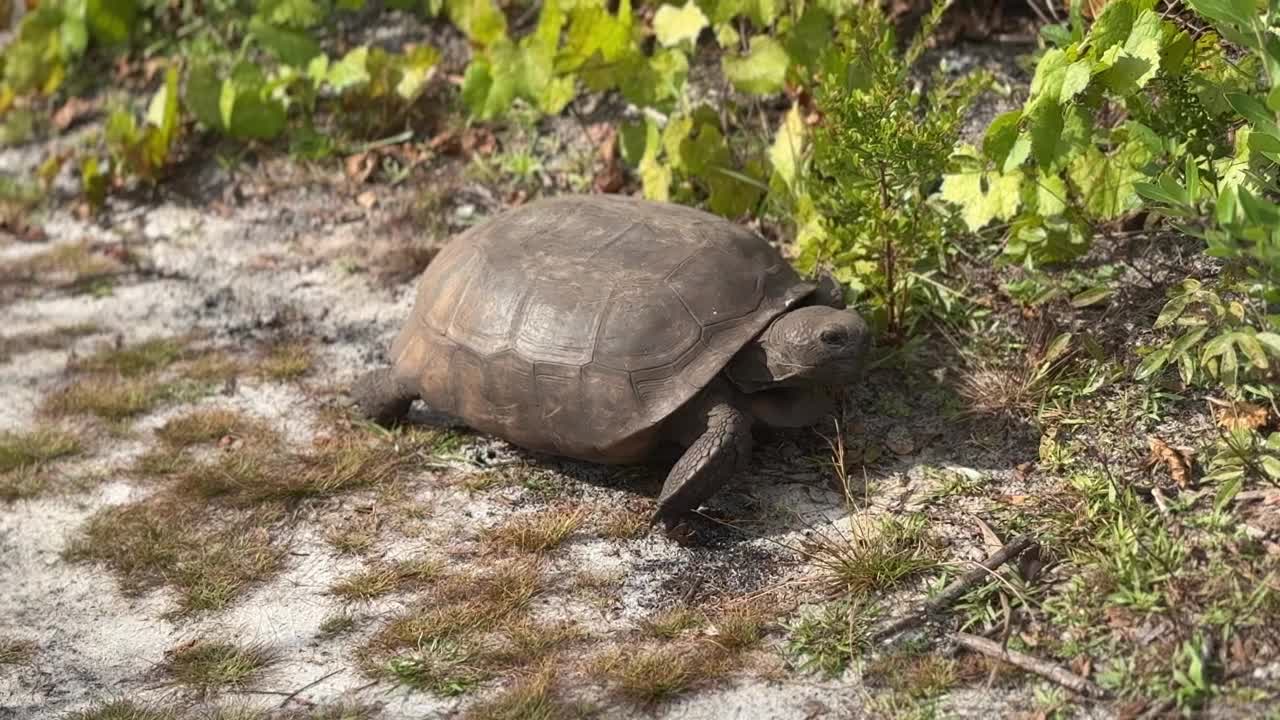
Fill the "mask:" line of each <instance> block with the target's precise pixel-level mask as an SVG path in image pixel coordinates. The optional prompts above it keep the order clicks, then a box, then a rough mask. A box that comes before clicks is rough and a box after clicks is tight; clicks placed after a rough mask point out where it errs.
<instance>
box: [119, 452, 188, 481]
mask: <svg viewBox="0 0 1280 720" xmlns="http://www.w3.org/2000/svg"><path fill="white" fill-rule="evenodd" d="M190 466H191V459H190V458H189V457H187V454H186V453H184V452H183V451H182V450H179V449H176V448H172V447H169V446H167V445H160V446H157V447H153V448H151V449H150V450H148V451H146V452H144V453H143V454H141V455H139V456H138V458H137V459H136V460H134V461H133V472H134V473H135V474H137V475H141V476H143V477H169V476H172V475H177V474H178V473H179V472H181V471H183V470H185V469H187V468H189V467H190Z"/></svg>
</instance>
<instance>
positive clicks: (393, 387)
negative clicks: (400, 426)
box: [351, 368, 418, 425]
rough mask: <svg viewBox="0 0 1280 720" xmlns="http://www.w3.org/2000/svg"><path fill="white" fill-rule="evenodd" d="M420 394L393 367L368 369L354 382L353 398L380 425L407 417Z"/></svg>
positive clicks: (357, 405)
mask: <svg viewBox="0 0 1280 720" xmlns="http://www.w3.org/2000/svg"><path fill="white" fill-rule="evenodd" d="M417 397H418V390H417V388H415V387H413V386H412V384H411V383H409V382H406V381H405V380H404V379H403V378H401V377H400V376H399V375H397V374H396V372H395V370H394V369H393V368H382V369H380V370H373V371H371V372H367V373H365V374H364V375H361V376H360V377H359V378H357V379H356V381H355V383H354V384H352V386H351V398H352V399H353V400H354V401H355V404H356V408H357V409H358V410H359V411H360V414H362V415H364V416H365V417H366V418H368V419H370V420H372V421H374V422H376V423H378V424H379V425H394V424H395V423H397V422H399V421H401V420H403V419H404V416H405V415H408V414H409V406H411V405H412V404H413V401H414V400H415V399H417Z"/></svg>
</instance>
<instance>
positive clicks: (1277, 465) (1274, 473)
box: [1262, 455, 1280, 480]
mask: <svg viewBox="0 0 1280 720" xmlns="http://www.w3.org/2000/svg"><path fill="white" fill-rule="evenodd" d="M1262 471H1263V472H1265V473H1266V474H1267V476H1268V477H1270V478H1271V479H1272V480H1280V458H1277V457H1275V456H1274V455H1263V456H1262Z"/></svg>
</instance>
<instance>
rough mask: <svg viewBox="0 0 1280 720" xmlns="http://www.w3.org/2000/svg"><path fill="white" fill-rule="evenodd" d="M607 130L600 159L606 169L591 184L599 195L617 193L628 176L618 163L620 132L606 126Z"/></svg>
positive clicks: (603, 137)
mask: <svg viewBox="0 0 1280 720" xmlns="http://www.w3.org/2000/svg"><path fill="white" fill-rule="evenodd" d="M606 129H607V132H606V133H604V135H603V136H602V137H601V139H600V141H599V142H600V159H601V160H603V161H604V167H602V168H600V170H599V171H598V172H596V176H595V179H594V180H593V181H592V183H591V184H592V186H593V187H594V188H595V190H596V192H598V193H616V192H618V191H619V190H621V189H622V185H623V183H625V182H626V175H624V174H623V172H622V165H621V164H620V163H619V162H618V132H617V130H614V129H613V127H611V126H606Z"/></svg>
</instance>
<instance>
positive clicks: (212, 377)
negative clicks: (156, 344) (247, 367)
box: [179, 350, 244, 383]
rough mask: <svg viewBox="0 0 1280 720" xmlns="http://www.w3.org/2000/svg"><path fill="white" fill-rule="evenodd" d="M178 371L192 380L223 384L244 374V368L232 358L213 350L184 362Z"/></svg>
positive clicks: (238, 361)
mask: <svg viewBox="0 0 1280 720" xmlns="http://www.w3.org/2000/svg"><path fill="white" fill-rule="evenodd" d="M179 371H180V372H181V373H182V375H183V376H184V377H187V378H190V379H192V380H198V381H200V382H210V383H225V382H227V381H228V380H230V379H232V378H234V377H236V376H237V375H239V374H240V373H242V372H244V367H243V365H242V364H241V362H240V360H238V359H237V358H235V357H234V356H232V355H229V354H227V353H225V352H222V351H220V350H214V351H210V352H205V353H203V354H201V355H199V356H197V357H195V358H192V359H190V360H188V361H186V362H185V363H184V364H183V365H182V367H181V368H180V370H179Z"/></svg>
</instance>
